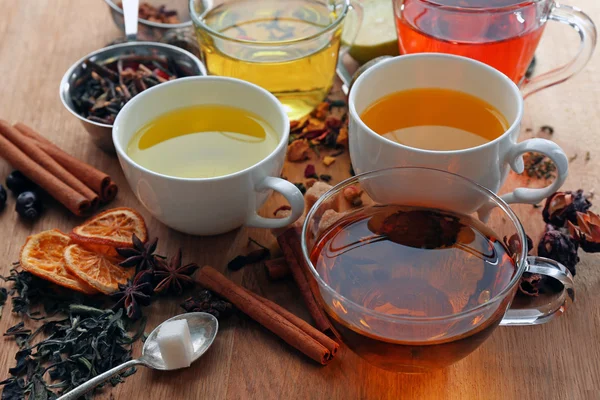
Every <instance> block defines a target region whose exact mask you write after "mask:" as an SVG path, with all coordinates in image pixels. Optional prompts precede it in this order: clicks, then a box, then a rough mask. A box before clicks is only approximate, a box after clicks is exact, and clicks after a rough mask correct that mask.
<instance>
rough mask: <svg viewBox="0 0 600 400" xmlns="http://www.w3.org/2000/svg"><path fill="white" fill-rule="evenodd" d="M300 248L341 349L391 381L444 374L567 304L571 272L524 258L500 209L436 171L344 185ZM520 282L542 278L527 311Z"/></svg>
mask: <svg viewBox="0 0 600 400" xmlns="http://www.w3.org/2000/svg"><path fill="white" fill-rule="evenodd" d="M351 186H353V187H354V188H353V189H348V188H349V187H351ZM344 190H359V191H361V192H362V194H361V197H360V199H361V203H362V204H361V205H360V206H358V207H353V206H351V205H349V204H348V202H347V201H345V200H344V198H343V192H344ZM465 199H468V200H469V201H465ZM354 204H355V205H356V204H357V203H356V202H355V203H354ZM302 249H303V253H304V257H305V259H306V261H307V263H308V264H309V269H310V271H311V275H312V276H311V278H312V279H311V282H310V283H311V290H312V291H313V293H314V294H315V296H316V297H317V298H318V299H319V301H320V302H321V304H322V306H323V307H324V309H325V311H326V312H327V314H328V315H329V317H330V319H331V321H332V322H333V325H334V328H335V330H336V333H337V334H338V335H339V337H340V339H341V340H342V342H343V343H345V344H346V345H347V346H348V348H349V349H350V350H352V351H354V352H355V353H357V354H358V355H359V356H361V357H362V358H364V359H366V360H367V361H368V362H370V363H372V364H374V365H375V366H377V367H380V368H383V369H386V370H390V371H398V372H408V373H418V372H427V371H430V370H433V369H437V368H441V367H445V366H448V365H450V364H453V363H455V362H456V361H458V360H460V359H462V358H464V357H466V356H467V355H468V354H470V353H471V352H472V351H474V350H475V349H476V348H477V347H479V345H481V344H482V343H483V342H484V341H485V340H486V339H487V338H488V337H489V336H490V334H491V333H492V332H493V331H494V329H496V327H498V326H499V325H535V324H542V323H545V322H548V321H550V320H551V319H552V318H554V317H555V316H557V315H560V314H561V313H563V312H564V311H565V309H566V308H567V306H568V305H569V304H570V303H571V302H572V301H573V300H574V289H573V278H572V276H571V274H570V273H569V271H568V270H567V269H566V268H565V267H564V266H563V265H561V264H559V263H557V262H556V261H553V260H549V259H545V258H541V257H534V256H528V255H527V253H528V249H527V239H526V235H525V232H524V230H523V227H522V226H521V223H520V222H519V219H518V218H517V216H516V215H515V213H514V212H513V211H512V210H511V209H510V207H509V206H508V205H507V204H506V203H505V202H503V201H502V199H500V198H499V197H498V196H497V195H495V194H494V193H493V192H491V191H490V190H488V189H486V188H484V187H482V186H479V185H478V184H476V183H474V182H472V181H470V180H468V179H466V178H463V177H461V176H459V175H455V174H452V173H449V172H445V171H440V170H436V169H428V168H417V167H402V168H390V169H384V170H379V171H374V172H368V173H365V174H362V175H358V176H356V177H353V178H351V179H348V180H346V181H344V182H342V183H340V184H339V185H337V186H335V187H334V188H333V189H331V190H330V191H329V192H327V193H326V194H325V195H324V196H322V197H321V198H320V199H319V201H318V202H317V203H316V204H315V205H314V206H313V207H312V209H311V210H310V212H309V213H308V215H307V217H306V222H305V224H304V227H303V231H302ZM524 273H527V274H540V275H541V276H542V277H543V278H542V281H543V287H542V292H543V293H544V294H543V295H541V296H540V297H539V298H536V301H535V302H532V301H524V300H523V298H524V297H525V296H516V294H517V292H518V288H519V282H520V279H521V277H522V275H523V274H524ZM528 299H529V298H528ZM515 345H516V344H515Z"/></svg>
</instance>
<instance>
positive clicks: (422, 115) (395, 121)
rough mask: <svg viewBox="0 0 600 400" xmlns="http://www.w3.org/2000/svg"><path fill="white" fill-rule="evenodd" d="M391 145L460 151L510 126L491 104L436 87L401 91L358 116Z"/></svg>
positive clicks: (372, 105)
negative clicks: (392, 142) (388, 140)
mask: <svg viewBox="0 0 600 400" xmlns="http://www.w3.org/2000/svg"><path fill="white" fill-rule="evenodd" d="M360 118H361V119H362V121H363V122H364V123H365V124H366V125H367V126H368V127H369V128H371V129H372V130H374V131H375V132H377V133H378V134H380V135H382V136H383V137H385V138H387V139H390V140H392V141H394V142H397V143H401V144H404V145H406V146H410V147H415V148H419V149H425V150H445V151H449V150H461V149H468V148H471V147H476V146H480V145H482V144H485V143H488V142H490V141H492V140H494V139H496V138H498V137H500V136H501V135H502V134H503V133H504V132H505V131H506V130H507V129H508V127H509V124H508V121H507V120H506V118H505V117H504V116H503V115H502V114H501V113H500V111H498V110H497V109H496V108H495V107H494V106H492V105H491V104H489V103H487V102H485V101H483V100H481V99H479V98H477V97H475V96H472V95H470V94H467V93H463V92H459V91H456V90H449V89H439V88H419V89H411V90H403V91H400V92H396V93H392V94H390V95H388V96H385V97H383V98H381V99H379V100H378V101H376V102H375V103H373V104H371V105H370V106H369V107H368V108H367V109H366V110H365V111H364V112H363V113H362V115H361V116H360Z"/></svg>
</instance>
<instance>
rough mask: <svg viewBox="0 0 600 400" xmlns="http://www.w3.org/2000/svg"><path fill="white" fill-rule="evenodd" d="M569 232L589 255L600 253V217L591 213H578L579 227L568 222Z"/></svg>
mask: <svg viewBox="0 0 600 400" xmlns="http://www.w3.org/2000/svg"><path fill="white" fill-rule="evenodd" d="M568 225H569V232H570V233H571V235H573V237H574V238H575V239H576V240H577V241H579V244H580V245H581V248H582V249H583V250H584V251H586V252H588V253H598V252H600V217H599V216H598V215H597V214H594V213H593V212H591V211H588V212H587V213H585V214H584V213H581V212H578V213H577V226H575V225H574V224H572V223H571V221H569V222H568Z"/></svg>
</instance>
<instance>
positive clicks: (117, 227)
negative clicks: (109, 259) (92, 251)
mask: <svg viewBox="0 0 600 400" xmlns="http://www.w3.org/2000/svg"><path fill="white" fill-rule="evenodd" d="M134 234H135V235H136V236H137V237H138V238H139V239H140V240H141V241H142V242H143V243H146V241H147V240H148V231H147V229H146V222H144V218H143V217H142V216H141V215H140V214H139V213H138V212H137V211H135V210H133V209H131V208H127V207H119V208H113V209H111V210H106V211H104V212H102V213H100V214H98V215H96V216H94V217H92V218H90V219H88V220H87V221H85V222H84V223H83V224H81V225H79V226H76V227H75V228H73V231H72V232H71V239H73V241H74V242H75V243H81V244H86V245H101V246H111V247H121V248H122V247H133V241H132V239H131V238H132V237H133V235H134Z"/></svg>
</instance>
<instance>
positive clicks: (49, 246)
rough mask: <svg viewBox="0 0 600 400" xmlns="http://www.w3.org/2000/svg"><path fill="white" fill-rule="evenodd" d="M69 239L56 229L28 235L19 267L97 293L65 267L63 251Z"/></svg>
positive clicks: (61, 283) (70, 286)
mask: <svg viewBox="0 0 600 400" xmlns="http://www.w3.org/2000/svg"><path fill="white" fill-rule="evenodd" d="M70 241H71V239H70V238H69V236H68V235H66V234H64V233H62V232H61V231H59V230H57V229H53V230H50V231H44V232H40V233H38V234H36V235H32V236H29V237H28V238H27V240H26V241H25V244H24V245H23V248H22V249H21V257H20V260H19V261H20V264H21V268H23V269H24V270H25V271H28V272H30V273H32V274H33V275H36V276H39V277H40V278H42V279H45V280H47V281H50V282H53V283H56V284H57V285H60V286H63V287H66V288H68V289H72V290H77V291H78V292H83V293H86V294H94V293H98V292H97V291H96V290H95V289H94V288H92V287H91V286H89V285H87V284H86V283H85V282H83V281H81V280H80V279H79V278H77V277H76V276H75V275H73V274H71V273H70V272H69V271H68V270H67V269H66V268H65V259H64V257H63V253H64V250H65V248H66V247H67V246H68V245H69V242H70Z"/></svg>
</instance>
